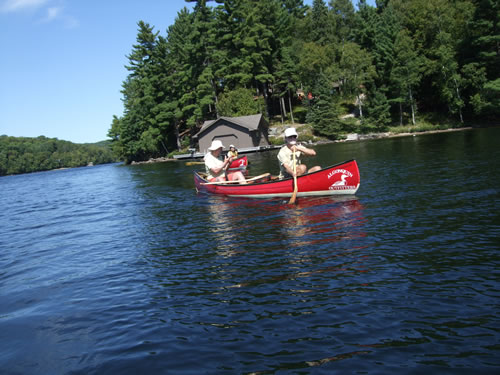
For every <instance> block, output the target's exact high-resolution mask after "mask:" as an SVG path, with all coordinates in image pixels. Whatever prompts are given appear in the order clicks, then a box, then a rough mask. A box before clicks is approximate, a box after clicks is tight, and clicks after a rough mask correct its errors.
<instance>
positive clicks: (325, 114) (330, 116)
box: [306, 73, 342, 139]
mask: <svg viewBox="0 0 500 375" xmlns="http://www.w3.org/2000/svg"><path fill="white" fill-rule="evenodd" d="M313 92H314V98H312V99H310V100H308V102H309V103H308V106H309V108H308V111H307V117H306V120H307V122H308V123H311V124H312V126H313V129H314V131H315V132H317V133H318V134H320V135H323V136H326V137H328V138H331V139H337V138H338V137H339V135H340V133H341V132H342V123H341V121H340V119H339V113H340V111H339V107H338V104H337V102H336V100H335V94H334V89H333V85H332V83H331V82H330V81H329V80H328V77H327V76H326V75H325V74H324V73H320V74H319V76H318V79H317V81H316V84H315V86H314V90H313Z"/></svg>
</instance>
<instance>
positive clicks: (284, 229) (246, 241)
mask: <svg viewBox="0 0 500 375" xmlns="http://www.w3.org/2000/svg"><path fill="white" fill-rule="evenodd" d="M208 199H209V202H208V203H207V205H206V207H207V210H208V213H209V217H210V220H211V225H210V228H211V231H212V233H213V234H215V235H216V236H215V238H216V240H217V243H218V249H217V251H218V253H219V254H220V255H225V256H232V255H235V254H237V253H239V252H242V251H244V252H246V251H249V250H251V251H258V250H264V249H265V250H272V249H281V248H283V246H285V247H286V248H294V247H307V246H311V245H321V244H328V243H332V242H337V241H342V240H350V239H355V238H359V237H364V236H365V233H364V232H363V231H362V228H363V224H364V223H365V219H364V218H363V216H362V210H363V206H362V204H361V203H360V202H359V201H358V199H357V198H355V197H318V198H300V199H299V202H298V204H297V205H289V204H287V201H277V200H269V201H262V200H246V199H242V200H234V199H230V198H225V197H218V196H211V197H208Z"/></svg>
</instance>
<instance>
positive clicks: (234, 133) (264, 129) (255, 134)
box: [193, 114, 269, 154]
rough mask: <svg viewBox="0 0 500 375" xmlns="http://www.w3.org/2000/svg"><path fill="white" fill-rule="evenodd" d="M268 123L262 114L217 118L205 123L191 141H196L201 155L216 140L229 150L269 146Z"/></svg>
mask: <svg viewBox="0 0 500 375" xmlns="http://www.w3.org/2000/svg"><path fill="white" fill-rule="evenodd" d="M268 130H269V123H268V122H267V121H266V119H265V118H264V117H263V116H262V114H257V115H251V116H241V117H219V118H218V119H216V120H210V121H205V122H204V123H203V126H202V127H201V129H200V131H199V132H198V133H197V134H195V135H194V137H193V139H194V140H198V147H199V151H200V152H201V153H203V154H205V153H206V152H207V149H208V147H210V144H211V143H212V141H213V140H215V139H218V140H220V141H221V142H222V144H223V145H224V146H225V147H226V148H229V145H234V146H236V148H237V149H239V150H241V149H252V148H259V147H261V146H269V138H268Z"/></svg>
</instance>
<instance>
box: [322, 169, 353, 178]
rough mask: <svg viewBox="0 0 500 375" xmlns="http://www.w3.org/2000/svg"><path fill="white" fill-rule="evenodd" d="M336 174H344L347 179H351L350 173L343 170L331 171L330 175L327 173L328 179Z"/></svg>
mask: <svg viewBox="0 0 500 375" xmlns="http://www.w3.org/2000/svg"><path fill="white" fill-rule="evenodd" d="M337 173H342V174H345V175H347V177H352V173H351V172H349V171H347V170H345V169H335V170H333V171H331V172H330V173H328V176H327V177H328V179H330V178H332V177H333V176H335V175H336V174H337Z"/></svg>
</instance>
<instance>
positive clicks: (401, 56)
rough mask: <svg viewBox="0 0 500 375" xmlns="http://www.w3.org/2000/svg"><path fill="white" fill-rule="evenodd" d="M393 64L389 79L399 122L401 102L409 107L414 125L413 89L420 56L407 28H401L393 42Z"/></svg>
mask: <svg viewBox="0 0 500 375" xmlns="http://www.w3.org/2000/svg"><path fill="white" fill-rule="evenodd" d="M394 48H395V56H394V64H393V67H392V70H391V75H390V80H391V86H392V87H393V88H394V93H395V94H396V95H397V96H396V97H395V98H394V99H393V101H394V102H396V103H398V104H399V124H400V125H402V123H403V104H408V105H409V106H410V109H411V119H412V124H413V125H415V115H416V110H417V109H416V100H415V89H416V87H418V85H419V83H420V79H421V76H422V74H421V66H422V63H421V61H422V60H421V58H420V56H418V54H417V52H416V51H415V46H414V44H413V39H412V38H411V37H410V36H409V33H408V30H406V29H403V30H401V31H400V32H399V33H398V35H397V37H396V42H395V47H394Z"/></svg>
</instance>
